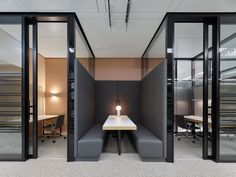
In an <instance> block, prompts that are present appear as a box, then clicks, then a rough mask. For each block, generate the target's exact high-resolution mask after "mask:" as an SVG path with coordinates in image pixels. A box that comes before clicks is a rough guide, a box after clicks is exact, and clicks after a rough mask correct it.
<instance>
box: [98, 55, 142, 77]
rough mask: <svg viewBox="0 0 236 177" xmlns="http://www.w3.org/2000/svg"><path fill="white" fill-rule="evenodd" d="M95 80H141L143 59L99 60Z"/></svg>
mask: <svg viewBox="0 0 236 177" xmlns="http://www.w3.org/2000/svg"><path fill="white" fill-rule="evenodd" d="M95 80H141V59H137V58H127V59H124V58H97V59H96V60H95Z"/></svg>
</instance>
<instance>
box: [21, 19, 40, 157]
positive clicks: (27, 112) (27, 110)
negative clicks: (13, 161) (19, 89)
mask: <svg viewBox="0 0 236 177" xmlns="http://www.w3.org/2000/svg"><path fill="white" fill-rule="evenodd" d="M23 18H24V19H23V22H24V23H23V25H24V28H23V41H24V42H23V53H24V61H23V104H22V106H23V117H24V120H23V122H24V125H23V142H24V143H23V146H24V148H23V153H22V154H23V159H24V160H27V159H28V158H37V157H38V26H37V20H36V18H34V17H33V18H30V17H27V16H23ZM30 25H32V49H30V45H29V41H30V40H29V33H30V30H29V29H30ZM29 50H32V56H30V52H29ZM30 57H32V73H31V74H32V78H33V83H32V92H33V94H32V99H33V102H32V105H30V102H29V92H30V90H29V88H30V81H29V75H30V68H29V60H30ZM31 110H32V112H31ZM30 117H32V119H33V122H32V132H31V134H32V135H31V136H32V149H33V152H32V154H31V153H30V152H29V146H30V144H29V136H30V134H29V121H30Z"/></svg>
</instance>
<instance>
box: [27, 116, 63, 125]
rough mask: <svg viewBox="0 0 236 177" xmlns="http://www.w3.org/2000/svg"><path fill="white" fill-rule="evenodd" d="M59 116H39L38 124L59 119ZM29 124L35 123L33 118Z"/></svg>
mask: <svg viewBox="0 0 236 177" xmlns="http://www.w3.org/2000/svg"><path fill="white" fill-rule="evenodd" d="M58 116H59V115H39V116H38V122H41V121H48V120H52V119H55V118H57V117H58ZM29 122H30V123H32V122H33V118H32V117H31V118H30V121H29Z"/></svg>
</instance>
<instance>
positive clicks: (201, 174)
mask: <svg viewBox="0 0 236 177" xmlns="http://www.w3.org/2000/svg"><path fill="white" fill-rule="evenodd" d="M122 148H123V149H122V154H121V156H119V155H118V154H117V144H116V138H114V137H112V136H111V135H110V136H109V137H108V142H107V144H106V147H105V148H104V150H103V153H102V155H101V158H100V160H99V161H98V162H69V163H68V162H66V140H64V139H63V137H60V138H57V139H56V143H55V144H53V143H52V141H51V140H50V139H49V140H46V141H45V142H44V143H41V142H39V158H38V159H31V160H28V161H26V162H0V177H77V176H79V177H236V164H235V163H215V162H212V161H210V160H202V159H201V141H199V142H197V143H196V144H192V141H191V139H189V138H182V139H181V141H177V140H176V139H175V163H166V162H142V161H141V160H140V157H139V155H138V153H136V150H135V148H134V147H133V146H132V144H131V143H130V141H129V139H128V138H127V137H126V136H124V137H123V138H122Z"/></svg>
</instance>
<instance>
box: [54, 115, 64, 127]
mask: <svg viewBox="0 0 236 177" xmlns="http://www.w3.org/2000/svg"><path fill="white" fill-rule="evenodd" d="M64 118H65V115H59V116H58V117H57V119H56V123H55V129H57V128H61V127H62V125H63V123H64Z"/></svg>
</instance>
